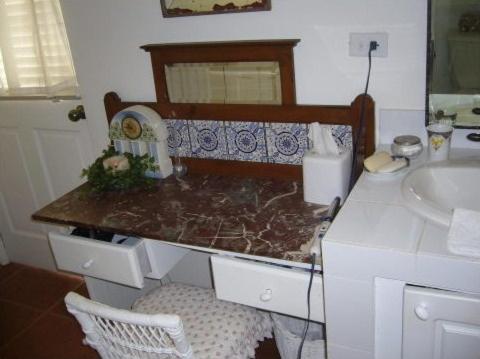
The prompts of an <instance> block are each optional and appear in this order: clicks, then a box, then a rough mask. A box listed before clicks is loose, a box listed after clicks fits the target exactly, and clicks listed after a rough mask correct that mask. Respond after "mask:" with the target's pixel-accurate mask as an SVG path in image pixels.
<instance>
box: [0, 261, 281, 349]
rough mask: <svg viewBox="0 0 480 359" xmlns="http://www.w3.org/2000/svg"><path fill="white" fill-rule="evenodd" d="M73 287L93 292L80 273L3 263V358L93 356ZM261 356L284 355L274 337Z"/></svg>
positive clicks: (0, 332)
mask: <svg viewBox="0 0 480 359" xmlns="http://www.w3.org/2000/svg"><path fill="white" fill-rule="evenodd" d="M69 291H75V292H78V293H80V294H82V295H84V296H87V295H88V293H87V289H86V287H85V283H84V282H83V280H82V279H81V278H79V277H76V276H71V275H66V274H62V273H57V272H49V271H46V270H43V269H37V268H32V267H27V266H23V265H20V264H9V265H7V266H0V359H13V358H15V359H44V358H45V359H47V358H48V359H77V358H78V359H93V358H96V359H97V358H99V356H98V354H97V352H96V351H95V350H93V349H91V348H90V347H88V346H85V345H83V344H82V339H83V337H84V336H83V333H82V331H81V329H80V326H79V325H78V323H77V321H76V320H75V319H74V318H73V317H72V316H71V315H70V314H69V313H68V312H67V311H66V309H65V305H64V303H63V298H64V297H65V295H66V293H67V292H69ZM256 358H257V359H279V358H280V356H279V354H278V351H277V348H276V346H275V341H274V340H266V341H264V342H262V344H261V345H260V346H259V348H258V349H257V351H256Z"/></svg>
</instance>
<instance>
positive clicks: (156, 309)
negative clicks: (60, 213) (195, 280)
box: [65, 283, 272, 359]
mask: <svg viewBox="0 0 480 359" xmlns="http://www.w3.org/2000/svg"><path fill="white" fill-rule="evenodd" d="M65 303H66V305H67V309H68V311H69V312H70V313H72V314H73V315H74V316H75V317H76V318H77V320H78V322H79V323H80V325H81V326H82V329H83V331H84V333H85V339H84V343H85V344H88V345H90V346H91V347H93V348H94V349H95V350H97V351H98V353H99V354H100V356H101V357H102V358H103V359H107V358H108V359H120V358H122V359H124V358H129V359H130V358H131V359H133V358H142V359H143V358H145V359H158V358H162V359H163V358H229V359H246V358H253V357H254V355H255V347H256V346H257V345H258V341H260V340H263V339H264V338H265V337H271V332H272V326H271V321H270V317H269V316H268V315H267V314H266V313H263V312H260V311H257V310H255V309H253V308H250V307H246V306H243V305H239V304H234V303H230V302H225V301H221V300H218V299H216V297H215V292H214V291H213V290H211V289H203V288H197V287H192V286H186V285H182V284H178V283H171V284H167V285H165V286H162V287H159V288H156V289H154V290H153V291H151V292H150V293H148V294H146V295H145V296H143V297H141V298H139V299H138V300H137V301H136V302H135V303H134V305H133V307H132V311H128V310H122V309H116V308H112V307H109V306H107V305H104V304H101V303H97V302H94V301H91V300H89V299H86V298H84V297H82V296H80V295H78V294H76V293H73V292H70V293H68V294H67V296H66V297H65Z"/></svg>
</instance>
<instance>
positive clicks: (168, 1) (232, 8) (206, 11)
mask: <svg viewBox="0 0 480 359" xmlns="http://www.w3.org/2000/svg"><path fill="white" fill-rule="evenodd" d="M160 5H161V7H162V14H163V17H166V18H169V17H179V16H196V15H215V14H226V13H237V12H252V11H269V10H271V8H272V5H271V0H202V1H198V0H160Z"/></svg>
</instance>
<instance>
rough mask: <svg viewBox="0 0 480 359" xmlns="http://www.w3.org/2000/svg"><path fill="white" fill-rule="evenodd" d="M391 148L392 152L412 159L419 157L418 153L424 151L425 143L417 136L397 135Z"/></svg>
mask: <svg viewBox="0 0 480 359" xmlns="http://www.w3.org/2000/svg"><path fill="white" fill-rule="evenodd" d="M391 149H392V154H393V155H395V156H403V157H407V158H409V159H412V158H417V157H418V155H419V154H420V153H422V150H423V145H422V141H420V138H418V137H417V136H412V135H405V136H397V137H395V138H394V139H393V143H392V146H391Z"/></svg>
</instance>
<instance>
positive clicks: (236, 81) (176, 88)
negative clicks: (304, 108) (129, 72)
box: [165, 61, 282, 105]
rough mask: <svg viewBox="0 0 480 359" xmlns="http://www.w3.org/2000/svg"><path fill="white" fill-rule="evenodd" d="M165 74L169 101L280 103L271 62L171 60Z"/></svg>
mask: <svg viewBox="0 0 480 359" xmlns="http://www.w3.org/2000/svg"><path fill="white" fill-rule="evenodd" d="M165 76H166V80H167V91H168V97H169V99H170V102H172V103H227V104H264V105H265V104H268V105H281V104H282V87H281V81H280V66H279V63H278V62H274V61H259V62H248V61H246V62H208V63H173V64H168V65H165Z"/></svg>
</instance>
